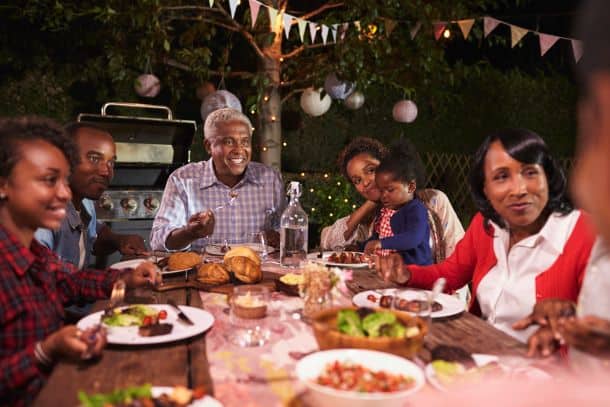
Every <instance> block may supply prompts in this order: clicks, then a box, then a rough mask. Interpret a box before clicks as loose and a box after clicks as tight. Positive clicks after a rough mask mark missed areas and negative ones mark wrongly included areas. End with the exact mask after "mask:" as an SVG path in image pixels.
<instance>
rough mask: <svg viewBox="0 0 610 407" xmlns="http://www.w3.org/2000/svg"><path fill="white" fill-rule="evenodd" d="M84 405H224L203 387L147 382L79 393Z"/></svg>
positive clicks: (217, 406)
mask: <svg viewBox="0 0 610 407" xmlns="http://www.w3.org/2000/svg"><path fill="white" fill-rule="evenodd" d="M78 399H79V401H80V403H81V406H82V407H113V406H122V407H123V406H125V407H129V406H148V405H150V406H152V405H154V406H173V407H222V404H221V403H220V402H219V401H218V400H216V399H215V398H213V397H211V396H208V395H206V394H205V391H204V390H203V388H196V389H193V390H191V389H188V388H186V387H183V386H174V387H159V386H151V385H150V384H145V385H143V386H131V387H126V388H123V389H117V390H114V391H112V392H108V393H96V394H87V393H85V392H83V391H80V392H79V393H78Z"/></svg>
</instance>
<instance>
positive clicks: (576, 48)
mask: <svg viewBox="0 0 610 407" xmlns="http://www.w3.org/2000/svg"><path fill="white" fill-rule="evenodd" d="M572 53H573V54H574V60H575V61H576V63H578V61H580V58H581V57H582V41H578V40H572Z"/></svg>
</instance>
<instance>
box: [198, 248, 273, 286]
mask: <svg viewBox="0 0 610 407" xmlns="http://www.w3.org/2000/svg"><path fill="white" fill-rule="evenodd" d="M262 279H263V272H262V270H261V259H260V257H259V256H258V254H256V252H255V251H254V250H252V249H250V248H249V247H244V246H240V247H236V248H233V249H231V250H229V251H228V252H227V253H225V255H224V259H223V263H207V264H203V265H201V266H199V268H198V269H197V281H198V282H199V283H201V284H205V285H221V284H227V283H230V282H231V281H232V280H235V282H239V283H245V284H256V283H258V282H260V281H261V280H262Z"/></svg>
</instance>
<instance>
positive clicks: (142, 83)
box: [133, 73, 161, 98]
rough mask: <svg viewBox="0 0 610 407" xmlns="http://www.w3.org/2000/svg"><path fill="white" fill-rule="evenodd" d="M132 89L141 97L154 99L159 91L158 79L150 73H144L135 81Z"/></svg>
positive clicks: (159, 83)
mask: <svg viewBox="0 0 610 407" xmlns="http://www.w3.org/2000/svg"><path fill="white" fill-rule="evenodd" d="M133 88H134V89H135V91H136V93H137V94H138V95H140V96H142V97H147V98H154V97H155V96H157V95H158V94H159V91H160V90H161V82H160V81H159V78H157V77H156V76H155V75H153V74H151V73H145V74H142V75H140V76H138V78H137V79H136V81H135V83H134V85H133Z"/></svg>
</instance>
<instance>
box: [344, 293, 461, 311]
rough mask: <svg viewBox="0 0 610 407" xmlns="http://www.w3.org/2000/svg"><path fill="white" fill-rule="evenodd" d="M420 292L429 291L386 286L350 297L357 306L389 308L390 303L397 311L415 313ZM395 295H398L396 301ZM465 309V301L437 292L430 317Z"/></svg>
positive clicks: (419, 305) (419, 303) (419, 302)
mask: <svg viewBox="0 0 610 407" xmlns="http://www.w3.org/2000/svg"><path fill="white" fill-rule="evenodd" d="M422 293H425V294H429V293H430V292H429V291H423V290H414V289H404V290H403V289H396V288H386V289H383V290H367V291H362V292H359V293H358V294H356V295H354V296H353V297H352V302H353V303H354V305H356V306H357V307H368V308H391V307H392V303H394V307H395V308H396V309H397V310H399V311H405V312H411V313H417V312H419V308H420V307H421V302H422V300H421V299H420V298H421V295H422ZM395 297H399V298H398V301H397V300H396V298H395ZM465 310H466V303H465V302H464V301H462V300H460V299H459V298H457V297H454V296H452V295H448V294H442V293H441V294H439V295H438V296H437V297H436V300H435V301H434V303H433V304H432V313H431V314H430V316H431V317H432V318H446V317H450V316H453V315H457V314H460V313H462V312H464V311H465Z"/></svg>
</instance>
